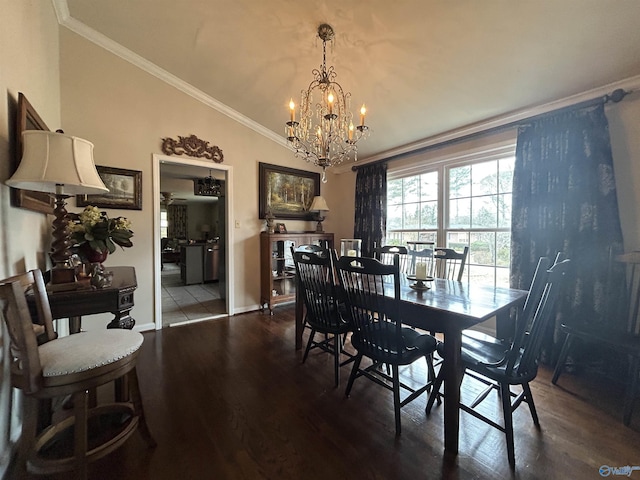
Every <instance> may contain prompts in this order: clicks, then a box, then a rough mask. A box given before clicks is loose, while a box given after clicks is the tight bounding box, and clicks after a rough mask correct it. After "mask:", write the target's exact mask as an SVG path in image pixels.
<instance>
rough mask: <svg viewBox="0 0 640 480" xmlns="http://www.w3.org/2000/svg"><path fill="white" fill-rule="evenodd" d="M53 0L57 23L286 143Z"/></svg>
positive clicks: (246, 124)
mask: <svg viewBox="0 0 640 480" xmlns="http://www.w3.org/2000/svg"><path fill="white" fill-rule="evenodd" d="M52 3H53V7H54V9H55V12H56V16H57V18H58V23H59V24H60V25H61V26H63V27H65V28H67V29H69V30H71V31H72V32H74V33H76V34H78V35H80V36H81V37H83V38H85V39H87V40H89V41H90V42H92V43H94V44H96V45H98V46H99V47H102V48H104V49H105V50H107V51H109V52H111V53H113V54H114V55H116V56H118V57H120V58H122V59H123V60H125V61H127V62H129V63H131V64H132V65H135V66H136V67H138V68H140V69H141V70H144V71H145V72H147V73H149V74H150V75H153V76H154V77H156V78H158V79H159V80H161V81H163V82H165V83H167V84H169V85H171V86H172V87H175V88H176V89H178V90H180V91H181V92H183V93H186V94H187V95H189V96H190V97H192V98H194V99H196V100H198V101H199V102H201V103H203V104H205V105H207V106H209V107H211V108H213V109H214V110H216V111H218V112H220V113H222V114H223V115H226V116H227V117H229V118H231V119H232V120H235V121H236V122H238V123H240V124H242V125H244V126H245V127H247V128H249V129H251V130H253V131H254V132H256V133H259V134H260V135H263V136H265V137H267V138H268V139H269V140H272V141H273V142H275V143H277V144H279V145H282V146H284V147H286V146H287V140H286V139H285V138H284V137H283V136H282V135H278V134H276V133H275V132H274V131H272V130H269V129H268V128H266V127H264V126H262V125H260V124H259V123H257V122H255V121H253V120H251V119H250V118H249V117H247V116H245V115H242V114H241V113H240V112H238V111H236V110H234V109H233V108H231V107H229V106H228V105H225V104H224V103H222V102H220V101H218V100H216V99H215V98H213V97H211V96H209V95H207V94H206V93H204V92H203V91H202V90H199V89H197V88H195V87H194V86H193V85H191V84H189V83H187V82H185V81H184V80H182V79H180V78H178V77H176V76H175V75H173V74H171V73H169V72H167V71H166V70H164V69H163V68H160V67H159V66H158V65H156V64H155V63H152V62H150V61H149V60H147V59H145V58H143V57H141V56H140V55H138V54H136V53H134V52H132V51H131V50H129V49H128V48H125V47H123V46H122V45H120V44H119V43H117V42H115V41H113V40H112V39H110V38H109V37H107V36H105V35H103V34H101V33H100V32H98V31H96V30H94V29H92V28H90V27H88V26H87V25H85V24H84V23H82V22H80V21H78V20H76V19H75V18H73V17H72V16H71V14H70V12H69V6H68V4H67V0H52Z"/></svg>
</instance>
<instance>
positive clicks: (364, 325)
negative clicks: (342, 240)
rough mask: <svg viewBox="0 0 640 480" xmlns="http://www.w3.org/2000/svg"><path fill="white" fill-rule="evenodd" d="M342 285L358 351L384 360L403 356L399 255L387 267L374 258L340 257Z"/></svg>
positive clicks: (339, 271) (339, 267)
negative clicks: (399, 300) (399, 301)
mask: <svg viewBox="0 0 640 480" xmlns="http://www.w3.org/2000/svg"><path fill="white" fill-rule="evenodd" d="M336 269H337V271H338V278H339V281H340V286H341V288H342V291H343V295H344V296H345V301H346V304H347V308H348V310H349V315H350V319H351V322H352V324H353V328H354V332H355V333H354V335H356V336H357V339H358V344H359V346H358V347H357V348H358V351H362V352H363V353H364V355H366V356H369V357H372V358H375V359H384V358H385V357H390V356H394V355H398V354H401V352H402V351H403V349H404V348H405V346H404V344H403V342H402V322H401V321H400V319H399V303H398V301H397V299H398V298H400V273H399V256H398V255H396V256H394V259H393V264H392V265H387V264H383V263H381V262H380V261H378V260H376V259H374V258H366V257H341V258H340V259H337V260H336Z"/></svg>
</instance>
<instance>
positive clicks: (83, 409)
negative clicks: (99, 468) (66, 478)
mask: <svg viewBox="0 0 640 480" xmlns="http://www.w3.org/2000/svg"><path fill="white" fill-rule="evenodd" d="M88 408H89V393H88V392H87V391H86V390H83V391H80V392H76V393H74V394H73V415H74V417H75V423H74V426H73V428H74V432H75V434H74V445H73V448H74V452H73V453H74V456H75V461H76V467H75V472H74V473H75V477H76V478H77V479H79V480H85V479H86V478H87V448H88V440H87V430H88V428H87V421H88Z"/></svg>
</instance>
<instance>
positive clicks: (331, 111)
mask: <svg viewBox="0 0 640 480" xmlns="http://www.w3.org/2000/svg"><path fill="white" fill-rule="evenodd" d="M333 100H334V98H333V93H332V92H329V95H328V96H327V102H328V104H329V115H331V114H333Z"/></svg>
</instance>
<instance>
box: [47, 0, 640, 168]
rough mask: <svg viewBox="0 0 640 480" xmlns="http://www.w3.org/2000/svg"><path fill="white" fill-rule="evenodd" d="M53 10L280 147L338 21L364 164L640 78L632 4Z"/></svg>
mask: <svg viewBox="0 0 640 480" xmlns="http://www.w3.org/2000/svg"><path fill="white" fill-rule="evenodd" d="M54 2H55V4H56V8H57V9H58V10H62V11H65V10H66V9H67V8H68V11H67V12H66V13H67V14H68V16H67V17H66V22H67V24H68V25H70V26H72V27H73V28H75V29H76V30H77V31H82V32H84V33H83V34H84V35H85V36H88V37H92V36H95V37H98V36H100V35H103V36H106V37H107V38H108V39H110V41H113V42H115V43H116V44H118V45H119V47H118V48H122V49H126V50H128V51H130V52H133V53H134V54H135V55H136V56H139V57H140V58H142V59H146V60H147V61H148V62H151V63H152V64H154V65H155V66H157V67H158V70H160V71H163V72H168V73H169V74H172V75H173V76H175V77H177V78H179V79H180V81H182V82H185V84H188V85H190V86H191V87H193V88H195V89H197V90H199V91H200V92H202V94H203V95H204V96H206V97H207V98H210V99H212V104H213V105H214V106H215V105H217V106H218V107H219V108H221V109H222V110H224V111H226V112H230V114H231V115H237V117H238V118H240V119H241V120H242V121H243V122H245V123H247V124H249V125H253V126H254V127H255V128H256V129H257V130H259V131H262V132H263V133H265V134H266V135H271V136H272V137H273V138H274V139H283V137H284V122H286V121H287V120H288V110H287V108H288V107H287V105H288V102H289V99H290V98H291V97H293V98H294V99H299V97H300V92H301V90H302V89H303V88H306V86H307V85H308V84H309V82H310V81H311V80H312V75H311V70H312V69H314V68H318V67H319V66H320V64H321V61H322V48H321V47H322V44H321V41H320V40H319V39H318V38H317V27H318V25H319V24H321V23H329V24H331V25H332V26H333V27H334V30H335V32H336V38H335V41H334V42H333V44H332V45H330V46H329V48H328V52H327V56H328V64H330V65H334V67H335V69H336V72H337V74H338V77H337V81H338V82H340V83H341V84H342V86H343V87H344V88H345V90H347V91H350V92H351V94H352V108H353V111H354V114H356V113H357V107H358V106H359V105H360V104H362V103H366V105H367V108H368V112H369V115H368V121H367V123H368V125H370V127H371V128H372V130H373V132H372V135H371V137H370V138H369V139H368V140H367V141H366V142H363V143H361V144H360V147H359V158H361V159H362V158H364V159H366V158H367V157H368V158H375V157H380V156H384V155H386V154H389V153H393V152H397V151H398V149H401V148H402V147H403V146H406V145H408V144H414V143H416V142H417V143H418V144H420V142H422V141H424V140H425V139H428V138H430V137H433V136H437V135H440V134H443V133H445V132H450V131H453V130H456V129H460V128H461V127H464V126H469V125H473V124H475V123H477V122H483V121H486V120H487V119H491V118H494V117H499V116H503V115H505V114H508V113H510V112H518V111H523V110H527V109H530V108H532V107H536V106H540V105H544V104H548V103H551V102H554V101H556V100H558V99H565V98H567V97H572V96H574V95H579V94H581V93H583V92H589V91H592V90H594V89H595V90H597V89H600V88H602V87H609V86H610V85H612V84H614V83H615V82H620V81H621V80H625V79H631V78H633V77H636V76H638V75H640V1H638V0H615V1H614V0H515V1H514V0H485V1H477V0H454V1H452V0H438V1H434V0H398V1H395V2H392V1H389V0H315V1H313V2H310V1H300V0H269V1H265V0H109V1H104V0H66V2H65V0H54ZM63 23H64V22H63ZM97 34H100V35H97ZM595 90H594V91H595ZM218 107H216V108H218Z"/></svg>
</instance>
